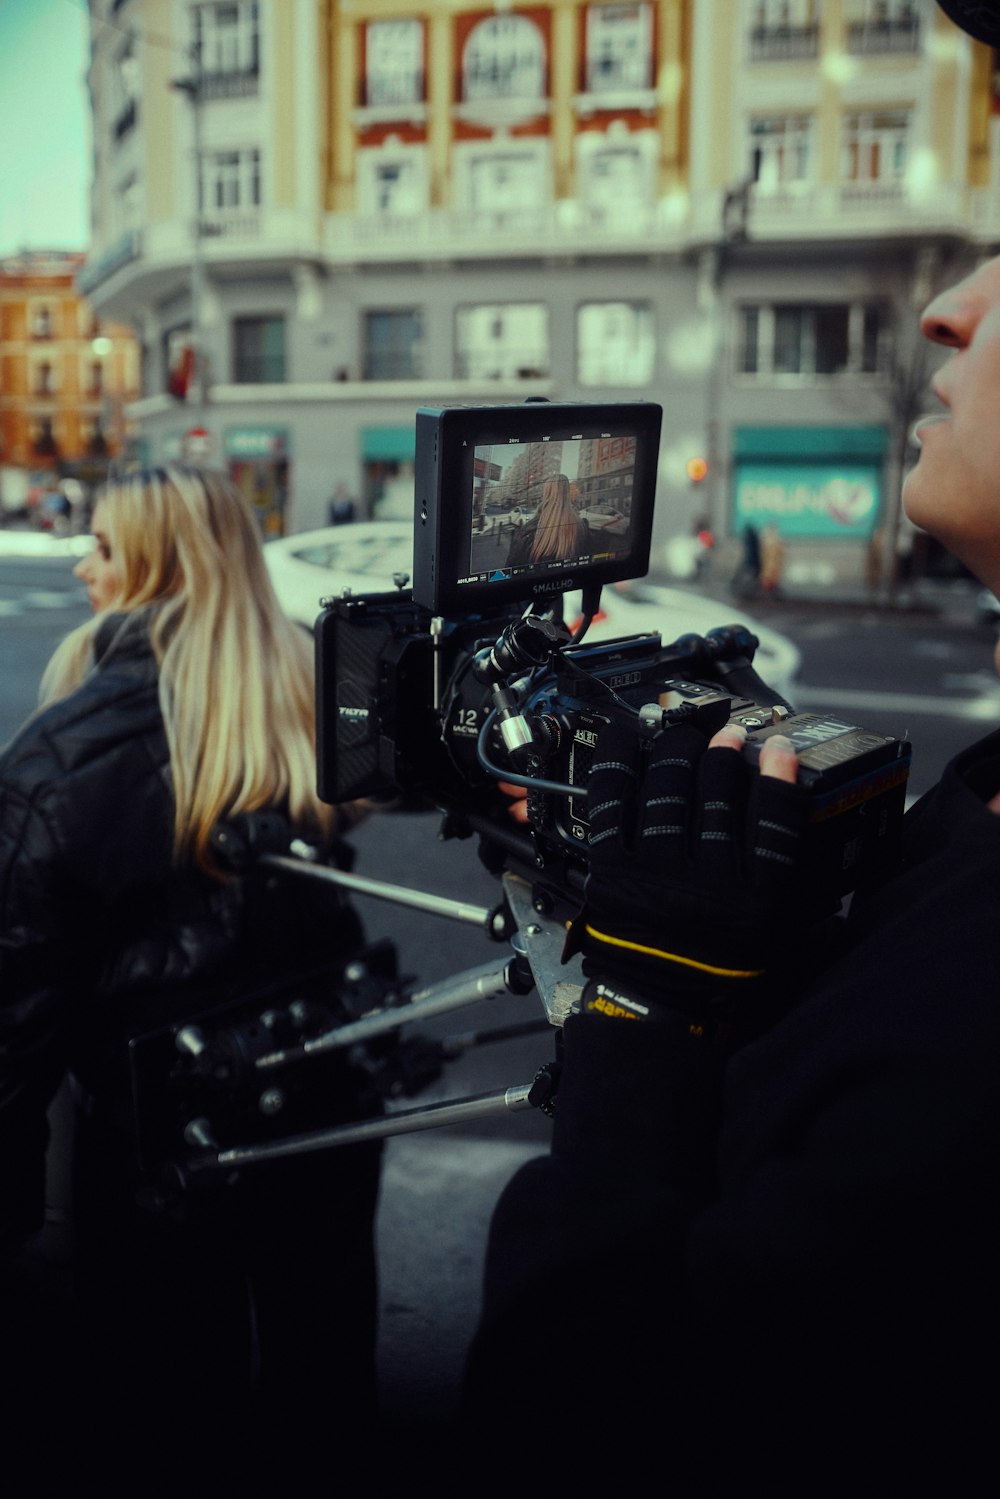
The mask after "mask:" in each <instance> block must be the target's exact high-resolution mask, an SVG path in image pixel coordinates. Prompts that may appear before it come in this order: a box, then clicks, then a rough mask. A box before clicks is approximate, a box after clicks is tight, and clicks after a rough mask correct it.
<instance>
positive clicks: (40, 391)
mask: <svg viewBox="0 0 1000 1499" xmlns="http://www.w3.org/2000/svg"><path fill="white" fill-rule="evenodd" d="M33 375H34V379H33V380H32V389H33V391H34V393H35V395H36V396H53V395H55V392H56V378H55V370H54V369H53V367H52V364H51V363H50V361H49V360H48V359H41V360H39V362H38V363H37V364H36V365H35V367H34V370H33Z"/></svg>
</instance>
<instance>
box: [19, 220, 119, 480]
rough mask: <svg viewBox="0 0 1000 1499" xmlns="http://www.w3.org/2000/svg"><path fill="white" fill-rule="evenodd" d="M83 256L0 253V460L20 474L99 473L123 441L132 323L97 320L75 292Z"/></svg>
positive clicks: (56, 252)
mask: <svg viewBox="0 0 1000 1499" xmlns="http://www.w3.org/2000/svg"><path fill="white" fill-rule="evenodd" d="M82 264H83V256H82V255H79V254H71V253H69V252H66V251H57V250H52V251H38V250H30V251H23V252H21V253H20V254H18V255H12V256H8V257H7V258H5V259H2V260H0V463H2V464H3V465H4V466H6V467H12V468H16V469H20V470H22V471H24V472H26V473H31V472H34V473H37V474H44V473H51V474H53V475H59V474H62V475H66V474H70V473H72V472H74V471H75V470H86V471H88V472H89V471H90V470H94V472H95V473H99V472H100V471H101V469H102V467H106V464H107V461H108V459H109V458H113V457H115V456H116V455H117V454H119V453H121V452H122V451H123V449H124V447H125V443H126V427H127V418H126V414H125V412H126V406H127V405H128V403H129V402H131V401H134V400H135V399H136V397H137V396H138V394H139V355H138V346H137V344H136V342H135V339H134V338H133V336H132V333H131V330H130V329H129V328H127V327H124V326H122V325H121V324H117V323H111V322H108V323H102V322H100V321H99V320H98V318H97V316H96V315H95V313H94V311H93V309H92V308H91V307H90V305H89V304H88V303H87V302H86V301H85V300H84V299H83V298H82V297H81V296H80V295H79V293H78V291H77V288H76V284H75V276H76V274H77V272H78V271H79V269H80V267H81V265H82Z"/></svg>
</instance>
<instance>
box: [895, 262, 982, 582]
mask: <svg viewBox="0 0 1000 1499" xmlns="http://www.w3.org/2000/svg"><path fill="white" fill-rule="evenodd" d="M921 328H922V331H923V333H924V336H925V337H926V338H929V339H931V340H932V341H933V342H934V343H939V344H944V345H945V346H946V347H948V348H951V349H953V350H954V353H953V354H952V356H951V358H950V359H948V360H947V361H946V362H945V364H944V365H942V367H941V369H939V370H938V372H937V374H936V375H935V376H934V379H933V381H932V384H933V387H934V392H935V394H936V395H937V396H938V397H939V398H940V400H941V401H942V402H943V403H944V406H945V408H946V410H945V411H944V412H943V413H937V414H935V415H933V416H927V417H923V418H921V420H920V421H919V422H918V423H917V426H916V436H917V440H918V441H919V443H920V450H921V451H920V461H919V463H918V464H917V466H916V467H915V468H914V469H913V470H912V472H911V473H910V474H909V475H908V477H907V480H906V483H905V485H904V486H903V504H904V507H905V509H906V513H907V515H908V516H909V517H910V519H911V520H912V521H914V522H915V523H916V524H917V525H918V526H920V527H921V528H922V529H923V530H925V531H929V532H930V534H931V535H932V536H936V537H937V538H938V540H939V541H941V542H942V543H943V544H944V545H945V546H946V547H947V548H948V549H949V551H951V552H954V553H955V555H956V556H957V557H960V558H961V560H962V561H963V562H964V563H965V564H966V566H967V567H969V568H971V569H972V571H973V572H975V573H976V575H977V576H978V577H980V578H981V579H982V580H983V582H984V583H986V584H987V585H988V586H989V587H991V588H993V589H994V591H996V590H998V589H1000V258H997V259H995V260H989V261H987V262H986V263H985V264H984V265H982V266H981V267H980V268H979V270H978V271H974V272H973V274H972V275H971V276H968V277H966V279H965V280H964V281H960V282H959V283H958V285H957V286H954V287H952V288H951V289H950V290H948V291H945V292H942V293H941V295H940V296H939V297H935V299H934V301H933V302H931V304H930V306H929V307H928V308H927V310H926V312H925V313H924V315H923V318H922V319H921Z"/></svg>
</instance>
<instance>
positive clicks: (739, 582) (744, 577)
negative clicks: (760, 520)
mask: <svg viewBox="0 0 1000 1499" xmlns="http://www.w3.org/2000/svg"><path fill="white" fill-rule="evenodd" d="M759 583H760V532H759V531H758V530H757V527H756V526H751V525H749V524H748V525H746V526H744V527H743V532H742V535H741V537H740V561H739V565H738V567H737V569H736V571H735V573H734V574H733V580H732V584H731V587H732V590H733V592H734V593H735V594H736V596H737V597H738V598H749V597H750V596H751V595H753V594H754V593H756V591H757V587H758V584H759Z"/></svg>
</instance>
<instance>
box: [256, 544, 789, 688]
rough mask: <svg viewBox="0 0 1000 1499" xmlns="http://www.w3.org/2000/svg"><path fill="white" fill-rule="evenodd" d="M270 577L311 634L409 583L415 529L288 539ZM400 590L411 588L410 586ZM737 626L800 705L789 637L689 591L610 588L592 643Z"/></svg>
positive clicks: (777, 684)
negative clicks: (327, 608)
mask: <svg viewBox="0 0 1000 1499" xmlns="http://www.w3.org/2000/svg"><path fill="white" fill-rule="evenodd" d="M264 557H265V560H266V562H267V567H268V572H269V573H270V576H271V581H272V583H273V584H274V588H275V592H276V593H277V595H278V598H279V600H280V602H281V605H282V607H283V608H284V610H285V612H286V613H287V614H288V615H289V616H290V617H291V618H292V619H294V620H296V621H297V622H298V623H299V624H301V625H303V626H305V627H306V628H307V629H311V628H312V627H313V625H314V624H315V622H316V617H317V615H318V614H319V609H320V599H322V598H327V597H329V596H331V595H336V594H341V593H343V591H344V589H345V588H346V589H350V591H351V592H352V593H384V592H387V591H389V590H390V589H391V588H392V587H393V583H394V578H395V577H399V578H405V579H406V581H407V582H409V577H410V573H411V572H412V569H413V527H412V526H411V525H410V524H409V523H408V522H405V523H404V522H402V521H359V522H357V523H356V524H354V525H347V526H329V527H327V528H325V529H323V530H320V531H303V532H301V533H299V534H298V535H296V536H282V537H279V538H277V539H276V540H274V541H269V542H268V543H267V545H266V546H265V548H264ZM402 586H404V587H405V586H406V584H405V583H404V584H403V585H402ZM566 605H567V607H566V618H567V620H568V621H570V622H573V621H574V619H575V618H576V617H577V616H578V614H579V610H580V594H579V593H572V594H569V595H568V597H567V600H566ZM733 620H739V622H740V623H741V624H745V625H748V626H749V628H750V629H752V630H753V632H754V634H755V635H756V636H757V637H758V639H759V640H760V646H759V648H758V651H757V655H756V658H755V663H754V664H755V666H756V668H757V670H758V672H759V673H760V675H761V676H762V677H763V678H764V680H765V681H766V682H767V683H768V684H769V685H770V686H771V687H773V688H775V689H776V690H777V691H778V692H780V693H782V694H783V695H784V696H786V697H789V698H790V699H791V701H793V702H794V700H795V699H794V681H795V676H796V673H797V672H798V668H799V660H800V657H799V650H798V647H797V646H796V645H794V644H793V642H792V641H791V640H789V639H788V638H787V636H784V635H781V634H779V632H778V631H777V630H772V629H770V628H769V627H768V626H767V625H762V624H759V623H758V622H757V621H756V620H754V619H753V618H752V617H751V616H749V615H748V614H747V613H746V611H745V610H744V609H742V608H739V607H738V606H736V605H734V604H730V603H728V602H723V603H719V602H717V601H716V600H714V599H707V598H705V597H703V596H702V595H700V594H697V593H692V592H688V591H687V589H683V588H667V587H663V586H660V585H658V584H652V583H647V582H646V581H645V580H644V579H633V580H632V581H630V582H628V583H622V584H612V585H610V586H609V587H606V588H604V589H603V591H602V593H601V609H600V613H599V614H598V616H597V618H596V619H595V620H594V622H593V624H592V625H591V627H590V630H589V632H588V635H587V639H588V640H613V639H616V638H619V637H622V636H627V635H642V634H649V633H651V632H653V631H656V632H658V633H659V634H660V635H661V636H662V638H663V641H664V643H665V644H666V643H669V642H670V641H672V640H676V639H677V638H678V637H679V636H681V635H689V634H691V633H692V632H693V633H694V634H697V635H704V634H706V633H707V631H709V630H711V629H714V628H715V627H716V626H718V625H726V624H730V623H732V622H733Z"/></svg>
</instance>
